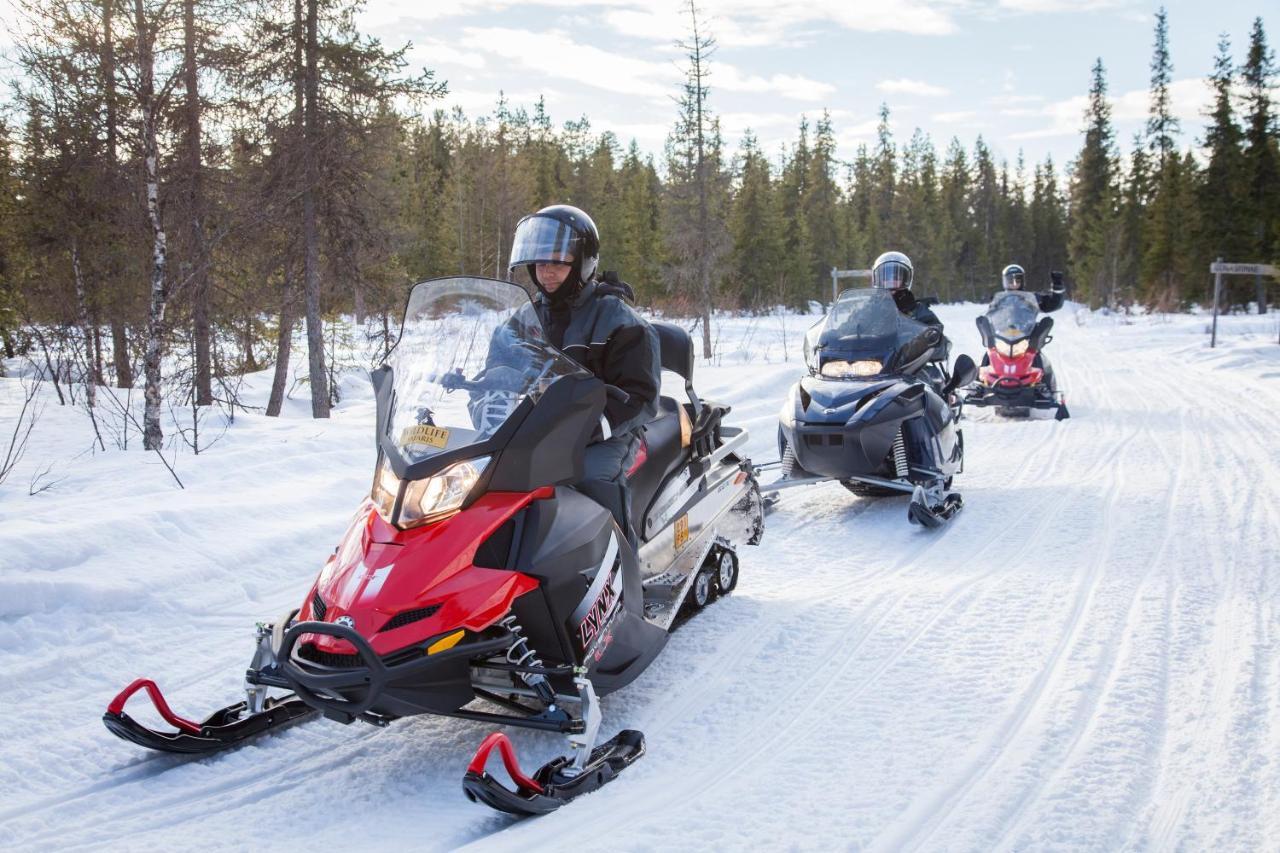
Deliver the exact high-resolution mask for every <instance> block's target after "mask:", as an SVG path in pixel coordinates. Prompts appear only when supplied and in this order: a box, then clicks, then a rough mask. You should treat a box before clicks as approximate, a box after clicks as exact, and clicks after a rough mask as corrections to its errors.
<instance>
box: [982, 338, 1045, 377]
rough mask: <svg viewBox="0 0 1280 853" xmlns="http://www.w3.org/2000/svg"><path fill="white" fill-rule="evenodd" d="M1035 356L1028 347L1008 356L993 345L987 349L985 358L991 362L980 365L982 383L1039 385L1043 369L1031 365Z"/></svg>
mask: <svg viewBox="0 0 1280 853" xmlns="http://www.w3.org/2000/svg"><path fill="white" fill-rule="evenodd" d="M1035 358H1036V351H1035V350H1031V349H1029V350H1027V351H1026V352H1024V353H1023V354H1022V355H1020V356H1016V357H1013V358H1010V357H1009V356H1004V355H1001V354H1000V353H999V352H998V351H997V350H996V348H995V347H992V348H991V349H989V350H987V359H988V360H989V361H990V362H991V363H990V364H989V365H983V366H982V373H981V379H982V384H983V385H987V386H993V385H996V384H997V383H999V384H1001V385H1006V386H1008V385H1039V384H1040V381H1041V380H1042V379H1044V371H1043V370H1041V369H1040V368H1038V367H1033V366H1032V363H1033V362H1034V361H1035Z"/></svg>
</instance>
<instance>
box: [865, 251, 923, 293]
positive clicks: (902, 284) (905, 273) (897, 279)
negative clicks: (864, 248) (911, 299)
mask: <svg viewBox="0 0 1280 853" xmlns="http://www.w3.org/2000/svg"><path fill="white" fill-rule="evenodd" d="M913 273H914V268H913V267H912V266H911V259H910V258H908V257H907V256H906V255H904V254H902V252H885V253H884V254H883V255H881V256H880V257H878V258H876V262H875V263H874V264H872V266H871V286H872V287H881V288H884V289H885V290H903V289H905V290H910V289H911V276H912V274H913Z"/></svg>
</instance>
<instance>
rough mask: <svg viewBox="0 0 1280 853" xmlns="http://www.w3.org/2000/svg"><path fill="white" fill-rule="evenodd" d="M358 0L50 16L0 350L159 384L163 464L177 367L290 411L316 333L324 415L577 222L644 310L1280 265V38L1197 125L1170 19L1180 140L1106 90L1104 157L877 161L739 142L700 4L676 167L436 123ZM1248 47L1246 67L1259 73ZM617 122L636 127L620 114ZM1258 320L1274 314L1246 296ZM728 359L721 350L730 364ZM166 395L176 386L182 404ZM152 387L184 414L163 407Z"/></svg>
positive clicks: (826, 121)
mask: <svg viewBox="0 0 1280 853" xmlns="http://www.w3.org/2000/svg"><path fill="white" fill-rule="evenodd" d="M358 8H359V6H358V4H355V3H352V2H349V0H252V2H232V0H165V1H164V2H158V1H157V0H38V2H36V1H35V0H25V4H23V3H20V12H21V16H22V17H21V20H20V22H19V26H18V28H17V33H16V38H17V41H18V48H17V52H16V56H15V57H14V59H15V60H16V64H17V66H18V68H19V70H20V75H19V76H18V78H17V82H16V83H14V84H13V86H12V89H11V91H10V92H9V96H8V103H7V109H6V110H5V112H4V120H3V122H2V123H0V182H3V187H0V336H2V337H3V346H4V348H5V351H6V355H8V356H9V357H13V356H14V354H15V353H16V352H18V351H19V350H27V351H30V350H31V348H32V347H33V346H34V347H38V346H40V345H41V341H40V340H39V338H40V336H42V335H46V334H53V333H54V331H51V330H55V331H56V330H62V332H63V333H64V334H65V335H67V336H70V338H74V339H75V340H76V341H77V344H76V346H77V347H78V352H80V353H82V356H83V366H84V370H85V376H86V377H88V378H89V379H90V381H91V384H92V383H98V384H111V385H114V386H117V387H130V386H132V385H134V384H135V383H136V384H143V380H145V387H146V389H147V393H146V399H147V418H148V420H147V424H146V429H145V430H144V434H145V438H146V443H147V445H148V446H149V447H153V446H158V442H159V441H160V434H159V430H160V428H159V420H158V418H159V405H160V403H159V395H160V390H159V389H160V386H161V385H162V383H163V377H162V371H163V370H164V367H163V365H164V363H165V360H166V358H172V357H174V356H175V355H178V356H181V358H182V359H183V360H184V364H188V367H187V368H184V369H187V370H188V371H189V378H190V381H189V393H190V395H191V401H192V402H194V403H196V404H199V405H204V404H208V403H210V402H212V400H213V398H214V385H215V379H216V378H217V377H219V376H225V375H229V374H232V373H239V372H245V371H253V370H258V369H261V368H262V367H264V366H266V365H270V364H274V365H275V368H276V383H275V388H274V390H273V393H272V397H271V401H270V403H269V405H268V412H269V413H272V414H275V413H278V412H279V410H280V405H281V397H282V395H283V393H284V391H285V389H286V375H285V372H284V371H285V370H286V369H287V363H288V359H289V355H290V352H291V347H292V345H293V341H294V337H295V336H294V332H295V330H297V331H298V332H299V333H301V332H303V331H305V338H304V340H305V342H306V347H307V352H306V356H307V359H308V365H309V373H308V376H309V381H310V383H311V394H312V408H313V413H314V414H315V415H316V416H318V417H323V416H326V415H327V413H328V410H329V406H330V404H331V403H332V401H333V395H334V393H335V392H334V389H333V388H332V387H330V383H331V381H332V377H331V376H330V371H327V370H326V349H325V346H326V344H325V338H326V333H327V331H331V330H327V328H326V320H327V319H332V318H335V317H338V316H339V315H354V316H355V317H356V319H357V322H358V323H361V324H365V323H367V324H368V325H369V327H370V328H372V329H374V330H375V331H376V330H378V329H379V328H380V329H381V330H382V334H384V335H385V336H386V337H388V338H389V337H390V336H392V335H393V334H394V325H395V323H396V322H397V319H398V318H397V317H396V314H397V312H398V311H399V309H400V308H401V307H402V306H403V302H404V298H405V294H406V288H407V285H408V284H410V283H412V282H414V281H417V280H421V279H425V278H429V277H432V276H438V275H446V274H458V273H474V274H483V275H489V276H497V277H505V265H506V259H507V253H508V251H509V247H510V239H511V234H512V232H513V230H514V227H515V224H516V222H517V220H518V219H519V218H520V217H521V216H523V215H524V214H526V213H529V212H531V211H533V210H536V209H537V208H539V207H541V206H543V205H546V204H551V203H556V202H566V203H571V204H575V205H578V206H579V207H582V208H584V209H585V210H587V211H588V212H590V213H591V214H592V216H593V217H594V218H595V220H596V222H597V224H598V225H599V228H600V231H601V234H602V237H603V252H602V262H601V266H602V268H604V269H610V270H617V271H618V272H619V273H620V275H621V277H622V278H623V279H624V280H626V281H628V282H629V283H631V284H632V285H633V286H634V288H635V290H636V292H637V294H638V301H639V302H640V303H641V304H642V305H646V306H652V307H660V308H665V309H668V310H672V311H679V312H685V313H687V314H689V315H693V316H699V317H701V318H702V319H703V321H704V322H703V324H702V325H703V334H704V342H705V341H709V337H706V335H707V334H708V333H709V326H710V320H711V316H712V315H711V311H712V309H713V308H714V309H736V310H748V311H755V310H764V309H767V308H769V307H772V306H776V305H779V304H784V305H792V306H796V305H804V304H805V303H807V302H808V301H809V300H812V299H821V298H823V297H825V296H826V295H827V294H829V288H830V270H831V268H832V267H839V268H865V267H867V266H869V265H870V263H871V261H872V259H873V258H874V257H875V256H876V255H877V254H879V253H880V252H882V251H885V250H887V249H898V250H901V251H905V252H907V253H908V254H909V255H910V256H911V257H912V259H913V260H914V261H915V264H916V279H917V281H918V282H919V284H918V286H917V289H919V290H921V291H922V292H926V293H930V294H936V295H938V296H940V297H942V298H943V299H944V300H956V299H984V298H986V297H987V296H988V295H989V294H990V292H991V291H992V290H993V289H994V288H996V287H998V280H999V271H1000V269H1001V267H1002V266H1003V265H1004V264H1006V263H1009V262H1012V261H1016V262H1018V263H1021V264H1022V265H1023V266H1025V267H1026V268H1027V270H1028V273H1029V277H1030V281H1031V283H1032V284H1033V285H1036V286H1039V285H1040V284H1042V283H1044V282H1047V280H1048V274H1049V271H1050V270H1052V269H1062V270H1065V271H1066V272H1067V279H1068V281H1069V283H1070V285H1071V287H1072V295H1073V298H1075V299H1078V300H1080V301H1082V302H1085V303H1088V304H1091V305H1094V306H1098V305H1110V306H1112V307H1121V306H1127V305H1138V304H1140V305H1145V306H1149V307H1152V308H1159V309H1162V310H1176V309H1178V308H1182V307H1186V306H1188V305H1190V304H1191V303H1197V302H1199V303H1203V302H1204V301H1205V299H1206V296H1207V294H1208V289H1209V286H1210V277H1209V275H1208V271H1207V270H1208V264H1209V263H1210V261H1211V260H1213V259H1214V258H1216V257H1218V256H1224V257H1226V258H1227V259H1228V260H1234V261H1253V262H1271V261H1273V260H1275V259H1276V258H1277V256H1278V255H1280V147H1278V134H1277V123H1276V120H1275V115H1274V97H1273V96H1274V92H1275V82H1276V76H1275V75H1276V70H1275V64H1274V55H1273V52H1272V51H1271V50H1270V49H1269V48H1268V45H1267V40H1266V35H1265V32H1264V27H1263V21H1262V19H1261V18H1259V19H1257V20H1256V21H1255V22H1254V24H1253V26H1252V29H1251V31H1250V32H1249V33H1247V34H1246V35H1245V37H1244V38H1243V39H1242V40H1241V42H1242V44H1243V48H1242V49H1241V50H1239V51H1237V50H1236V49H1235V48H1233V44H1232V41H1231V39H1230V37H1229V36H1228V35H1223V36H1222V37H1221V40H1220V42H1219V45H1218V55H1217V57H1216V60H1215V66H1214V69H1215V70H1214V73H1213V75H1212V77H1211V78H1210V79H1209V80H1208V81H1207V83H1206V85H1208V86H1209V87H1211V90H1212V91H1211V94H1212V96H1213V103H1212V111H1211V112H1210V113H1209V114H1207V115H1206V116H1205V117H1204V119H1205V125H1204V127H1203V128H1202V129H1201V128H1182V127H1180V126H1179V123H1178V121H1177V119H1176V118H1175V117H1174V115H1173V111H1172V105H1171V103H1170V84H1171V81H1172V70H1173V69H1172V63H1171V60H1170V54H1169V29H1168V24H1169V21H1168V18H1167V16H1166V14H1165V12H1164V11H1163V10H1161V11H1160V12H1159V13H1158V14H1157V16H1156V25H1155V32H1154V38H1153V51H1152V58H1151V95H1150V105H1151V106H1150V118H1149V121H1148V122H1147V125H1146V128H1145V131H1144V132H1143V133H1140V134H1138V135H1137V136H1136V137H1135V138H1133V139H1132V140H1120V139H1118V138H1117V134H1116V131H1115V128H1114V125H1113V122H1112V117H1111V105H1110V102H1109V100H1108V96H1107V80H1106V71H1105V67H1104V65H1103V61H1102V60H1101V59H1099V60H1098V61H1097V63H1096V64H1095V65H1094V66H1093V69H1092V73H1091V77H1088V78H1087V77H1086V75H1085V73H1084V72H1085V69H1081V80H1082V83H1083V82H1084V81H1085V80H1086V79H1088V81H1089V84H1090V88H1089V98H1088V109H1087V112H1086V114H1085V115H1084V116H1082V118H1081V126H1082V139H1081V146H1080V150H1079V153H1078V155H1077V156H1076V157H1075V158H1074V159H1073V160H1072V161H1071V162H1070V163H1066V164H1061V163H1054V162H1053V161H1052V159H1046V160H1044V161H1043V162H1041V163H1031V164H1028V163H1025V162H1024V161H1023V159H1022V157H1021V156H1019V157H1018V158H1017V160H1016V161H1015V162H1013V163H1010V162H1007V161H1005V160H998V159H997V157H996V156H995V155H994V154H993V152H992V149H991V147H990V145H989V143H988V141H987V140H985V139H984V138H983V137H981V136H978V137H977V138H976V139H974V140H972V141H971V142H969V143H965V142H962V141H961V140H959V139H951V140H950V141H948V142H947V143H946V144H945V145H944V146H942V147H941V148H939V147H937V146H935V143H934V142H933V140H931V139H930V138H929V136H928V135H927V134H925V133H923V132H921V131H919V130H916V131H915V132H914V133H912V134H910V135H903V134H896V133H895V131H894V129H893V124H892V123H891V114H890V111H889V109H888V108H887V107H882V108H881V112H880V124H879V128H878V131H877V134H876V137H875V139H874V141H872V142H870V143H868V144H866V145H862V146H859V147H858V148H857V149H856V151H855V152H854V153H853V158H852V160H850V161H844V160H841V159H840V157H839V156H838V154H837V150H836V128H835V127H834V125H833V121H832V119H831V118H830V116H829V115H828V114H827V113H823V114H821V115H815V116H813V117H812V118H811V119H804V120H801V121H800V123H799V126H798V127H797V128H796V131H795V136H794V138H793V140H792V141H791V142H790V143H788V144H787V145H785V146H783V147H782V148H781V150H777V151H769V150H764V149H763V148H762V147H761V146H760V144H759V143H758V142H757V140H756V138H755V137H754V136H752V135H751V134H749V133H748V134H747V135H746V136H745V137H744V138H743V140H742V142H741V144H740V145H739V146H738V147H736V149H734V150H729V149H728V147H727V146H726V143H725V141H724V139H723V135H722V133H721V128H720V124H719V121H718V119H717V118H716V115H715V111H714V106H715V98H714V91H713V90H712V89H711V88H710V87H709V86H708V80H711V81H714V76H713V75H712V76H710V77H708V73H709V69H712V68H714V62H715V59H714V47H715V45H714V39H712V38H711V37H710V35H709V34H708V33H707V32H706V31H705V27H701V24H702V23H703V22H702V21H701V20H700V18H699V14H698V10H697V9H696V7H694V6H693V5H692V4H690V5H689V7H688V9H687V11H688V13H689V15H688V20H689V25H690V27H689V32H688V33H685V34H675V35H683V37H684V38H685V41H684V42H682V43H681V44H682V46H683V47H684V48H685V49H686V52H687V56H688V68H687V70H688V77H687V81H686V84H685V86H684V88H683V90H682V91H679V92H673V95H676V96H677V97H678V101H677V105H676V106H675V108H673V115H672V130H671V133H670V135H669V137H668V140H667V144H666V146H665V148H664V150H663V151H661V152H646V151H642V150H641V149H640V148H639V147H638V146H637V144H636V143H635V142H634V141H631V142H629V143H627V142H625V141H624V140H620V139H618V138H616V137H615V136H614V135H613V134H611V133H608V132H603V133H602V132H597V131H596V130H594V129H593V127H592V124H591V122H590V120H589V118H588V117H585V116H584V117H580V118H575V119H572V120H569V121H564V122H562V123H557V122H556V121H553V118H552V116H551V115H549V114H548V112H547V110H546V108H545V105H544V104H543V103H542V102H541V101H540V102H539V103H537V104H536V105H534V106H532V108H530V109H525V108H517V107H513V106H512V105H510V104H508V103H507V102H506V101H505V100H503V99H501V98H499V99H498V100H497V103H496V107H495V109H494V111H493V112H492V113H491V114H489V115H486V116H483V117H472V116H467V115H464V114H463V113H462V112H460V111H454V112H452V113H447V112H444V111H441V110H439V109H437V108H436V104H437V102H438V98H439V97H440V96H441V95H442V94H444V93H445V91H446V86H447V81H443V80H438V79H437V78H436V77H435V76H434V75H433V74H432V72H430V71H425V70H418V71H414V70H412V69H410V68H408V67H407V64H406V62H405V49H406V47H407V46H405V45H391V46H389V45H385V44H382V43H380V42H378V41H377V40H375V39H372V38H370V37H369V36H367V35H365V34H362V33H361V32H360V31H359V30H358V28H357V16H356V12H357V11H358ZM1237 53H1238V54H1239V55H1237ZM610 118H612V117H610ZM1233 286H1234V288H1235V289H1234V291H1233V299H1234V300H1235V301H1236V302H1240V303H1245V302H1248V301H1250V300H1256V301H1258V302H1260V303H1262V302H1265V298H1261V299H1260V298H1259V296H1264V294H1262V293H1261V292H1260V291H1259V292H1257V293H1255V291H1254V290H1253V288H1254V282H1253V281H1252V280H1250V281H1243V280H1236V281H1235V284H1234V285H1233ZM708 345H709V344H708ZM153 389H154V395H153ZM153 396H154V397H155V399H153Z"/></svg>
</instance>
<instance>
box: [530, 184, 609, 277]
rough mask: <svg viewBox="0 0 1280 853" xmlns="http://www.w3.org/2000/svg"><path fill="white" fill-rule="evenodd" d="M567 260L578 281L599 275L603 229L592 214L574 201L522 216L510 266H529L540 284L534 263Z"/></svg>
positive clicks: (532, 274)
mask: <svg viewBox="0 0 1280 853" xmlns="http://www.w3.org/2000/svg"><path fill="white" fill-rule="evenodd" d="M565 263H567V264H571V265H572V266H573V272H574V273H575V274H576V279H577V280H576V281H574V284H575V285H577V284H579V283H581V282H585V281H590V280H591V277H592V276H593V275H595V272H596V265H597V264H599V263H600V232H599V231H597V230H596V224H595V223H594V222H592V221H591V217H590V216H587V214H586V213H584V212H583V211H581V210H579V209H578V208H576V207H573V206H572V205H568V204H553V205H551V206H550V207H544V208H542V210H539V211H538V212H537V213H531V214H529V215H528V216H526V217H525V218H524V219H521V220H520V222H519V223H518V224H517V225H516V233H515V236H514V237H512V238H511V262H510V263H509V264H507V269H508V270H513V269H515V268H516V267H518V266H521V265H524V266H528V267H530V269H529V276H530V278H532V279H533V281H534V283H535V284H537V283H538V277H537V275H536V274H535V272H534V270H533V269H532V267H533V265H534V264H565ZM571 280H572V276H571ZM538 287H539V288H541V287H542V285H540V284H539V285H538Z"/></svg>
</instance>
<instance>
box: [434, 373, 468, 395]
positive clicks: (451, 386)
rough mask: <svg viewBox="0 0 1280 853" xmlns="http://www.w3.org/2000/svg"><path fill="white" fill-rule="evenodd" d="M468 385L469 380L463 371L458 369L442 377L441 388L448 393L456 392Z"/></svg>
mask: <svg viewBox="0 0 1280 853" xmlns="http://www.w3.org/2000/svg"><path fill="white" fill-rule="evenodd" d="M466 384H467V379H466V377H465V376H463V375H462V369H461V368H456V369H454V370H453V371H452V372H450V373H446V374H444V375H443V376H441V377H440V387H441V388H443V389H444V390H446V391H454V390H456V389H458V388H461V387H463V386H464V385H466Z"/></svg>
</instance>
